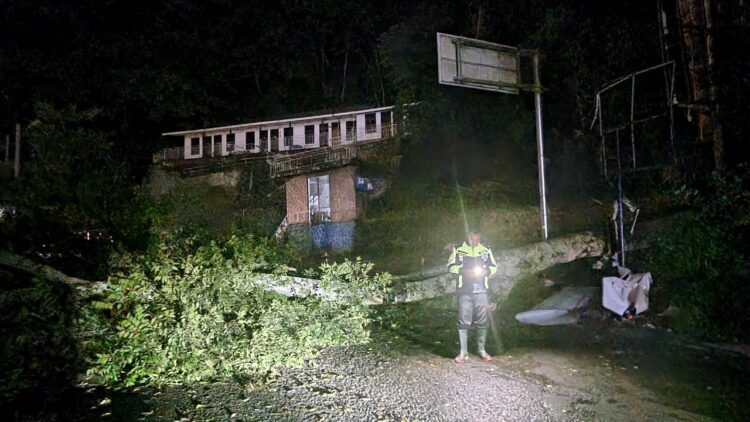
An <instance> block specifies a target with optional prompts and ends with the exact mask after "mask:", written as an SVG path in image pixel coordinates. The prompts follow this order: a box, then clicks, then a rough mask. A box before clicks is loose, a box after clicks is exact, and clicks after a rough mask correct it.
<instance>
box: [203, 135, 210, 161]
mask: <svg viewBox="0 0 750 422" xmlns="http://www.w3.org/2000/svg"><path fill="white" fill-rule="evenodd" d="M209 155H211V137H210V136H204V137H203V156H204V157H208V156H209Z"/></svg>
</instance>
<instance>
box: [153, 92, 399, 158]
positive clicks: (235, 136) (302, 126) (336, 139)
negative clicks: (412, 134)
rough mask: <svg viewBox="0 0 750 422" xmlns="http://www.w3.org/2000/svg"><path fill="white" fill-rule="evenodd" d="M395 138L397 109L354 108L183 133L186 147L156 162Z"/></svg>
mask: <svg viewBox="0 0 750 422" xmlns="http://www.w3.org/2000/svg"><path fill="white" fill-rule="evenodd" d="M394 134H395V122H394V119H393V106H387V107H377V108H369V107H363V106H359V107H350V108H348V109H345V110H337V111H334V112H316V113H306V114H303V115H296V116H289V117H286V118H280V119H275V120H267V121H259V122H251V123H243V124H237V125H232V126H221V127H211V128H202V129H193V130H184V131H177V132H166V133H163V134H162V135H163V136H179V137H181V138H182V139H183V141H182V146H180V147H176V148H168V149H166V150H163V151H160V152H159V153H157V154H155V155H154V162H160V161H175V160H191V159H197V158H209V157H221V156H228V155H232V154H253V153H258V154H259V153H266V152H272V153H273V152H285V151H297V150H305V149H315V148H320V147H329V146H339V145H348V144H354V143H358V142H368V141H377V140H381V139H386V138H390V137H392V136H393V135H394Z"/></svg>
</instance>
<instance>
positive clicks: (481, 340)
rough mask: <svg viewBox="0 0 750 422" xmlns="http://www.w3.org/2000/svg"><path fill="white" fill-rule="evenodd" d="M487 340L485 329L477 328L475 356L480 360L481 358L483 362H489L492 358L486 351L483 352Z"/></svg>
mask: <svg viewBox="0 0 750 422" xmlns="http://www.w3.org/2000/svg"><path fill="white" fill-rule="evenodd" d="M486 340H487V329H486V328H478V329H477V354H478V355H479V357H480V358H482V360H483V361H485V362H491V361H492V356H490V355H489V353H487V351H486V350H484V344H485V342H486Z"/></svg>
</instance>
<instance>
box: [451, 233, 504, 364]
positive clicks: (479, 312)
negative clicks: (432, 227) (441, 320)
mask: <svg viewBox="0 0 750 422" xmlns="http://www.w3.org/2000/svg"><path fill="white" fill-rule="evenodd" d="M481 240H482V235H481V234H480V233H479V232H476V231H470V232H469V234H468V236H467V241H466V242H464V243H463V244H462V245H461V246H459V247H458V248H456V247H454V248H453V252H452V253H451V257H450V259H449V260H448V271H449V272H451V273H453V274H458V284H457V286H456V294H457V295H458V339H459V342H460V344H461V351H460V352H459V354H458V356H456V358H455V359H454V360H455V361H456V363H464V362H465V361H466V360H467V359H468V358H469V352H468V350H467V344H466V343H467V342H468V338H469V328H470V327H471V326H472V322H473V325H474V326H475V327H476V328H477V354H478V355H479V357H480V358H482V360H484V361H485V362H489V361H491V360H492V357H491V356H490V355H489V354H488V353H487V352H486V351H485V350H484V345H485V341H486V339H487V320H488V317H489V315H488V314H489V312H490V303H489V297H488V296H489V288H490V285H489V278H490V277H491V276H492V275H494V274H495V273H496V272H497V264H496V263H495V257H494V256H493V255H492V250H490V248H488V247H486V246H484V245H482V243H481Z"/></svg>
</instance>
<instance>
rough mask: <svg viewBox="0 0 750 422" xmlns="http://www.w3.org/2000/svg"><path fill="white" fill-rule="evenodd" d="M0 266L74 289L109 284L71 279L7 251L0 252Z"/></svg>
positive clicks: (55, 270)
mask: <svg viewBox="0 0 750 422" xmlns="http://www.w3.org/2000/svg"><path fill="white" fill-rule="evenodd" d="M0 265H4V266H6V267H10V268H13V269H16V270H20V271H24V272H27V273H29V274H32V275H35V276H37V277H44V278H46V279H48V280H52V281H58V282H61V283H65V284H68V285H70V286H73V287H92V286H97V285H106V284H107V283H105V282H103V281H89V280H84V279H81V278H76V277H71V276H69V275H67V274H65V273H63V272H62V271H60V270H57V269H55V268H52V267H50V266H49V265H45V264H40V263H38V262H34V261H32V260H30V259H28V258H26V257H23V256H20V255H16V254H14V253H13V252H9V251H5V250H0Z"/></svg>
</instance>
